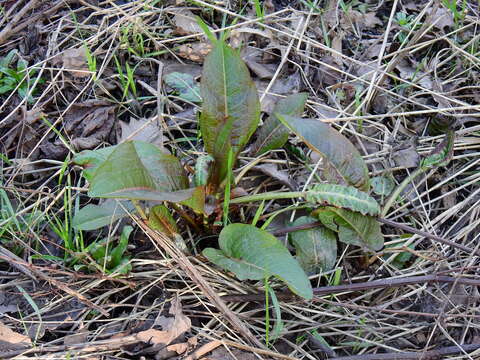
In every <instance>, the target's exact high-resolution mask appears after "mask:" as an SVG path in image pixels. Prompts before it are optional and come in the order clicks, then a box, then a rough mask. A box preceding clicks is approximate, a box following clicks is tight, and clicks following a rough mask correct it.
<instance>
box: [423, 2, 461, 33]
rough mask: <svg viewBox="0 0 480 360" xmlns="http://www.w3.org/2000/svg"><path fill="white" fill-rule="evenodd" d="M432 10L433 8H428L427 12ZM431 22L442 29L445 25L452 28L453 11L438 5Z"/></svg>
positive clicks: (453, 23)
mask: <svg viewBox="0 0 480 360" xmlns="http://www.w3.org/2000/svg"><path fill="white" fill-rule="evenodd" d="M432 10H433V9H428V10H427V14H430V13H431V12H432ZM433 23H434V27H436V28H437V29H440V30H443V29H445V28H446V27H450V28H453V27H454V25H455V21H454V18H453V13H452V12H451V11H450V10H448V9H446V8H444V7H442V6H440V7H438V8H437V11H436V12H435V14H434V16H433Z"/></svg>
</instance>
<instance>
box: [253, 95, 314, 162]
mask: <svg viewBox="0 0 480 360" xmlns="http://www.w3.org/2000/svg"><path fill="white" fill-rule="evenodd" d="M307 97H308V94H307V93H298V94H292V95H289V96H287V97H286V98H284V99H281V100H279V101H278V102H277V103H276V104H275V107H274V109H273V113H272V115H271V116H270V117H269V118H268V119H267V120H266V121H265V123H264V124H263V126H262V127H261V128H260V130H259V131H258V135H257V140H256V141H255V143H254V144H253V146H252V151H253V153H255V154H256V155H261V154H263V153H266V152H267V151H270V150H273V149H278V148H281V147H282V146H283V145H285V143H286V142H287V140H288V134H289V130H288V128H287V127H285V125H283V124H282V123H281V122H280V121H279V120H278V119H277V117H276V115H275V113H279V114H286V115H290V116H301V115H302V113H303V111H304V109H305V102H306V101H307Z"/></svg>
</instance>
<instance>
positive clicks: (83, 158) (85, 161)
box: [73, 145, 117, 182]
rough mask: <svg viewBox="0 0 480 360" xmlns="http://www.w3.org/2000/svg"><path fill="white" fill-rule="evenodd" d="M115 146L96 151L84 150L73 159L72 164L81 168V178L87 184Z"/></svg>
mask: <svg viewBox="0 0 480 360" xmlns="http://www.w3.org/2000/svg"><path fill="white" fill-rule="evenodd" d="M116 147H117V146H116V145H115V146H109V147H106V148H102V149H98V150H84V151H82V152H80V153H78V154H77V155H75V156H74V158H73V163H74V164H76V165H79V166H82V167H83V176H84V177H85V179H87V180H88V181H89V182H90V181H92V178H93V174H94V173H95V171H96V170H97V169H98V167H99V166H100V165H101V164H103V163H104V162H105V160H107V158H108V157H109V156H110V154H111V153H112V152H113V150H115V148H116Z"/></svg>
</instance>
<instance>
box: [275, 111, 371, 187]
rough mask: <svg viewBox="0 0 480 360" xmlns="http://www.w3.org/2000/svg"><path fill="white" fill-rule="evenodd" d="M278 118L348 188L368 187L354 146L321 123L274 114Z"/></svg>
mask: <svg viewBox="0 0 480 360" xmlns="http://www.w3.org/2000/svg"><path fill="white" fill-rule="evenodd" d="M277 118H278V119H279V120H280V121H281V122H282V123H283V124H285V125H286V126H287V127H288V128H289V129H290V130H292V131H293V132H294V133H295V134H296V135H297V136H299V137H300V138H301V139H302V140H303V141H304V142H305V143H306V144H307V145H308V147H309V148H310V149H312V150H314V151H317V152H319V153H320V154H321V155H322V156H323V157H324V159H325V160H326V161H328V162H329V163H330V164H331V165H332V166H333V167H334V168H335V170H336V171H337V172H338V174H339V175H340V176H342V178H343V179H344V180H345V182H346V183H347V184H349V185H353V186H355V187H357V188H359V189H360V190H367V189H368V187H369V181H368V180H369V178H368V168H367V165H366V164H365V162H364V161H363V159H362V156H361V155H360V153H359V152H358V150H357V149H356V148H355V146H353V144H352V143H351V142H350V141H349V140H348V139H347V138H346V137H345V136H343V135H342V134H340V133H339V132H338V131H337V130H335V129H334V128H332V127H330V125H328V124H325V123H323V122H321V121H320V120H313V119H301V118H299V117H293V116H289V115H283V114H277Z"/></svg>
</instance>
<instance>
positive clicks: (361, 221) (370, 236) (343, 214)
mask: <svg viewBox="0 0 480 360" xmlns="http://www.w3.org/2000/svg"><path fill="white" fill-rule="evenodd" d="M325 210H327V211H330V212H332V213H334V214H335V218H334V221H335V223H336V224H337V225H338V239H339V240H340V241H341V242H343V243H346V244H352V245H358V246H361V247H362V248H364V249H366V250H369V251H377V250H380V249H381V248H382V247H383V235H382V232H381V231H380V224H379V223H378V221H377V220H376V219H375V218H374V217H372V216H368V215H362V214H360V213H358V212H353V211H350V210H345V209H338V208H335V207H327V208H325ZM315 213H316V211H314V212H313V213H312V215H314V214H315ZM318 218H319V219H320V221H322V222H323V219H325V217H323V216H319V217H318ZM326 226H328V225H326Z"/></svg>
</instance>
